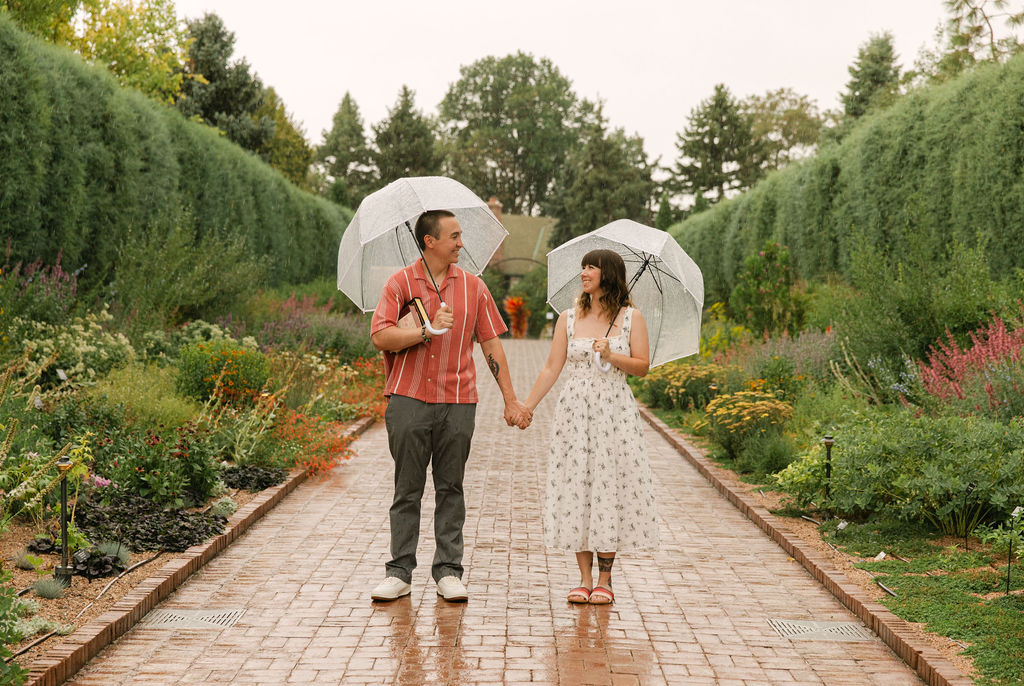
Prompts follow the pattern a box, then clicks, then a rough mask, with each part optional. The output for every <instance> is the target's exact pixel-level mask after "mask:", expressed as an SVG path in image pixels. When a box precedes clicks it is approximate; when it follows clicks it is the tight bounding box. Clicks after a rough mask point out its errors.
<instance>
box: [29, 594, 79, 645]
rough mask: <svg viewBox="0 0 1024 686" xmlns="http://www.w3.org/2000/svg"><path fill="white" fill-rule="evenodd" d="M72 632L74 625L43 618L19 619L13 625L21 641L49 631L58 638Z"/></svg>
mask: <svg viewBox="0 0 1024 686" xmlns="http://www.w3.org/2000/svg"><path fill="white" fill-rule="evenodd" d="M61 588H63V586H62V587H61ZM74 630H75V625H74V624H61V623H59V622H55V621H54V620H52V619H46V618H45V617H31V618H25V619H19V620H18V622H17V624H15V631H17V632H18V635H20V636H21V638H22V640H24V639H26V638H31V637H32V636H38V635H39V634H48V633H50V632H51V631H52V632H53V633H55V634H58V635H60V636H67V635H68V634H70V633H71V632H72V631H74Z"/></svg>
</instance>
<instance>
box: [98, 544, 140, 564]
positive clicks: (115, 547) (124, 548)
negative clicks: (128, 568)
mask: <svg viewBox="0 0 1024 686" xmlns="http://www.w3.org/2000/svg"><path fill="white" fill-rule="evenodd" d="M96 550H98V551H99V552H100V553H101V554H102V555H107V556H110V557H116V558H117V559H118V560H119V561H120V562H121V566H122V567H123V566H125V565H127V564H128V560H130V559H131V554H132V552H131V550H130V549H129V548H128V544H126V543H121V542H120V541H101V542H100V543H97V544H96Z"/></svg>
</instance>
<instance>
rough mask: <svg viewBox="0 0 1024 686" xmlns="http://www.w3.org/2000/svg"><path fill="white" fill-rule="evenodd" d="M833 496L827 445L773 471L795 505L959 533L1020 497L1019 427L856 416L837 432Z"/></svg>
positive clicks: (1022, 455)
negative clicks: (827, 494)
mask: <svg viewBox="0 0 1024 686" xmlns="http://www.w3.org/2000/svg"><path fill="white" fill-rule="evenodd" d="M834 435H835V439H836V444H835V446H834V447H833V449H832V465H831V466H832V475H831V480H830V482H829V488H830V497H829V498H828V499H825V497H824V491H825V483H826V482H825V450H824V448H823V447H821V446H815V447H813V448H812V449H810V450H809V451H807V452H806V453H804V454H803V455H801V456H800V458H799V459H798V460H796V461H795V462H794V463H793V464H791V465H790V466H789V467H787V468H786V469H784V470H783V471H782V472H781V473H780V474H779V475H778V483H779V487H780V488H781V489H782V490H784V491H785V492H787V493H789V494H791V495H792V496H793V497H794V498H795V499H796V500H797V502H798V503H801V504H807V503H810V502H812V501H813V502H817V503H818V504H819V505H820V506H821V507H823V508H827V509H829V510H831V511H833V512H835V513H836V514H839V515H842V516H844V517H848V518H864V517H868V516H873V517H880V518H883V519H893V520H900V521H909V522H928V523H929V524H931V525H932V526H934V527H935V528H936V529H938V530H940V531H942V532H945V533H950V534H956V535H959V536H963V535H964V534H965V533H967V532H970V531H972V530H973V529H974V527H975V526H976V525H977V524H978V523H979V522H984V521H998V520H1000V519H1003V518H1005V517H1006V515H1007V514H1008V513H1009V512H1010V511H1011V510H1012V509H1013V508H1014V507H1015V506H1016V505H1017V504H1018V503H1020V502H1024V469H1022V468H1021V467H1022V459H1024V425H1022V424H1021V422H1020V421H1017V420H1015V421H1014V422H1011V423H1010V425H1009V426H1007V425H1004V424H1001V423H1000V422H997V421H993V420H988V419H984V418H980V417H969V418H962V417H929V416H927V415H922V416H915V415H914V414H913V413H911V412H909V411H904V410H894V411H891V412H885V411H881V410H876V411H873V412H865V413H862V414H858V415H855V416H854V417H852V418H850V419H849V420H847V421H844V422H842V423H841V424H840V425H839V426H838V427H837V429H836V431H835V434H834Z"/></svg>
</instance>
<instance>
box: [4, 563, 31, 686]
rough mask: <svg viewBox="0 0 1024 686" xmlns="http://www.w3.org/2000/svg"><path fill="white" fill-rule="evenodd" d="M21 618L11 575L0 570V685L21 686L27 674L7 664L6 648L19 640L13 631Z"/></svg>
mask: <svg viewBox="0 0 1024 686" xmlns="http://www.w3.org/2000/svg"><path fill="white" fill-rule="evenodd" d="M20 616H21V610H20V609H19V602H18V595H17V592H16V591H15V590H14V588H13V587H12V586H11V573H10V572H8V571H7V570H5V569H0V684H13V685H17V684H23V683H25V678H26V677H27V676H28V672H26V671H25V670H24V669H22V668H21V667H20V666H19V665H18V664H17V663H15V662H8V661H7V659H8V658H10V657H11V651H10V649H9V648H8V647H7V646H9V645H15V644H17V643H18V642H19V641H20V640H21V639H20V636H19V634H18V633H17V631H16V629H15V625H16V624H17V622H18V618H19V617H20Z"/></svg>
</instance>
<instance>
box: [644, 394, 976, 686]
mask: <svg viewBox="0 0 1024 686" xmlns="http://www.w3.org/2000/svg"><path fill="white" fill-rule="evenodd" d="M637 404H638V405H639V406H640V414H641V415H642V416H643V418H644V419H645V420H646V421H647V423H649V424H650V425H651V426H652V427H654V429H655V430H657V431H658V433H660V434H661V435H662V436H664V437H665V439H666V440H667V441H668V442H669V443H671V444H672V446H673V447H674V448H675V449H676V450H677V451H678V452H679V454H680V455H682V456H683V457H684V458H685V459H686V460H687V461H688V462H689V463H690V464H691V465H693V466H694V467H695V468H696V469H697V471H698V472H700V474H701V475H702V476H703V477H704V478H705V479H707V480H708V481H709V482H710V483H711V485H712V486H714V487H715V489H716V490H717V491H718V492H719V493H721V494H722V496H724V497H725V499H726V500H728V501H729V502H731V503H732V504H733V505H735V506H736V508H737V509H739V510H740V512H742V513H743V514H744V515H745V516H746V517H747V518H748V519H750V520H751V521H752V522H754V523H755V524H757V525H758V526H759V527H760V528H761V529H762V530H763V531H764V532H765V533H766V534H768V536H769V537H770V538H771V539H772V540H773V541H775V542H776V543H778V544H779V546H780V547H781V548H782V549H783V550H785V551H786V553H787V554H789V556H790V557H792V558H793V559H795V560H797V561H798V562H800V564H802V565H803V566H804V567H805V568H806V569H807V571H808V572H810V573H811V576H813V577H814V578H815V579H817V580H818V582H819V583H821V584H822V585H823V586H824V587H825V588H826V589H828V590H829V592H831V593H832V595H834V596H835V597H836V598H837V599H838V600H839V602H841V603H842V604H843V605H845V606H846V607H847V608H849V610H850V611H851V612H853V613H854V614H855V615H857V616H858V617H859V618H860V619H861V621H863V622H864V624H865V625H867V627H868V628H869V629H871V630H872V631H874V632H875V633H876V634H878V636H879V638H881V639H882V640H883V641H884V642H885V644H886V645H888V646H889V647H890V648H891V649H892V650H893V652H895V653H896V654H897V655H899V656H900V658H901V659H902V660H903V661H904V662H906V663H907V665H908V666H910V668H911V669H913V670H914V671H916V672H917V674H918V675H919V676H920V677H921V679H923V680H924V682H925V683H927V684H928V685H929V686H972V685H973V684H974V680H973V679H971V678H970V677H968V676H967V675H965V674H963V673H962V672H961V671H960V670H959V669H957V668H956V666H955V665H954V664H953V663H952V662H950V661H949V660H947V659H946V658H944V657H943V656H942V654H941V653H939V652H938V651H937V650H935V649H934V648H933V647H931V646H930V645H927V644H925V643H922V642H921V641H920V640H919V639H918V638H917V637H916V636H913V635H911V633H910V632H909V630H908V629H907V623H906V622H905V621H904V620H902V619H900V618H899V617H897V616H896V615H894V614H893V613H892V612H890V611H889V609H888V608H886V607H885V606H884V605H881V604H880V603H877V602H875V601H874V600H872V599H871V598H869V597H868V596H867V595H866V594H865V593H864V591H863V590H862V589H861V588H860V587H859V586H857V585H855V584H854V583H852V582H851V581H850V580H849V579H848V578H847V576H846V575H845V574H844V573H843V572H842V571H841V570H839V569H837V568H836V567H835V566H834V565H833V564H832V563H831V562H829V561H828V560H826V559H825V558H824V557H823V556H822V555H820V554H819V553H818V552H816V551H814V550H804V549H801V548H800V545H799V544H800V542H801V541H800V539H799V538H798V537H797V536H796V535H795V534H793V533H792V532H791V531H789V529H787V528H786V526H785V524H784V523H783V522H782V521H780V520H779V519H778V518H776V517H775V516H774V515H773V514H771V513H770V512H768V510H767V509H766V508H765V507H763V506H761V505H759V504H757V503H755V502H753V501H751V500H750V499H749V497H748V496H747V494H746V493H744V492H743V491H740V490H737V489H735V488H733V487H731V486H729V485H728V484H726V483H725V482H724V481H722V480H721V479H719V478H718V476H717V475H716V474H715V471H714V468H713V466H712V465H711V463H710V462H709V461H708V460H707V459H706V458H704V457H703V456H702V455H701V454H700V452H699V451H698V450H697V449H696V448H694V447H693V446H692V445H690V444H689V443H687V442H686V441H685V440H684V439H683V438H682V437H681V436H680V435H679V434H678V433H676V432H675V431H674V430H673V429H671V428H670V427H669V426H668V425H667V424H665V423H664V422H663V421H661V420H660V419H658V418H657V417H656V416H655V415H654V413H652V412H651V411H650V409H648V408H647V407H645V406H644V405H643V404H642V403H637Z"/></svg>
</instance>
